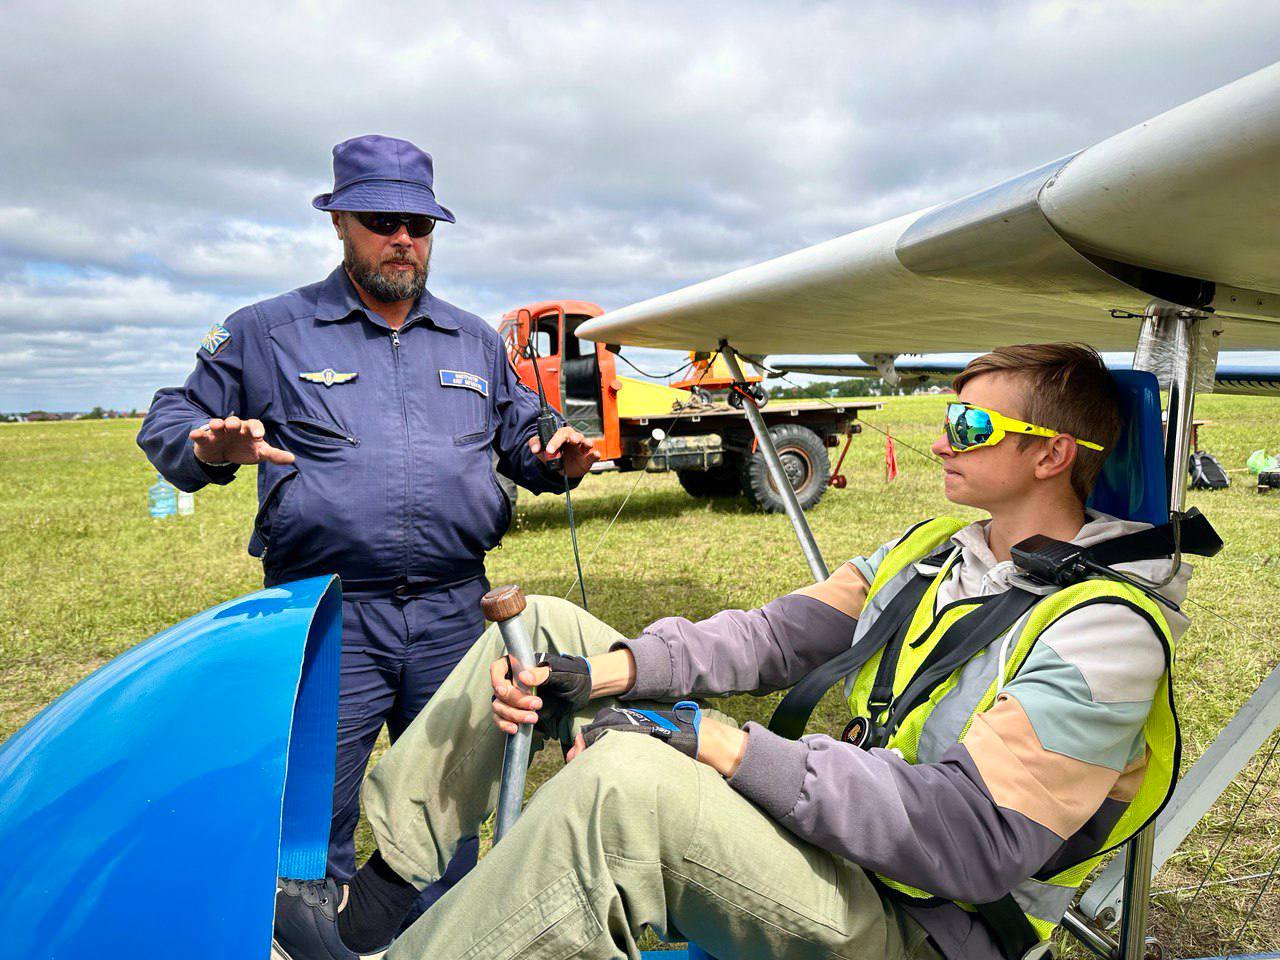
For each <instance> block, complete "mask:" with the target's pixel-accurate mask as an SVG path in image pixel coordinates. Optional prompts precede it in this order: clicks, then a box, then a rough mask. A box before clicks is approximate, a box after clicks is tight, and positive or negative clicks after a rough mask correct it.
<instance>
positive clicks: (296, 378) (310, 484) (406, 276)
mask: <svg viewBox="0 0 1280 960" xmlns="http://www.w3.org/2000/svg"><path fill="white" fill-rule="evenodd" d="M333 172H334V189H333V192H332V193H326V194H321V195H320V196H318V197H316V198H315V200H313V201H312V205H313V206H314V207H316V209H318V210H324V211H328V212H329V214H330V216H331V218H332V220H333V226H334V230H335V231H336V232H337V235H338V237H339V239H341V240H342V248H343V261H342V265H341V266H339V267H338V268H337V269H335V270H334V271H333V272H332V273H331V274H329V276H328V277H327V278H325V279H324V280H322V281H320V282H319V283H314V284H311V285H310V286H306V287H301V288H299V289H297V290H293V291H291V292H289V293H286V294H283V295H281V296H278V297H273V298H272V299H270V300H264V301H262V302H260V303H255V304H252V305H250V306H247V307H244V308H243V309H241V310H238V311H236V312H235V313H233V314H232V315H231V316H230V317H229V318H228V319H227V320H226V322H224V323H220V324H215V325H214V327H213V328H212V329H211V330H210V331H209V333H208V334H207V335H206V336H205V338H204V340H203V341H201V344H200V348H199V350H197V352H196V368H195V370H194V371H193V372H192V374H191V376H189V377H188V378H187V382H186V383H185V384H184V385H183V386H181V387H167V388H164V389H162V390H160V391H159V392H157V393H156V396H155V399H154V400H153V401H152V404H151V410H150V412H149V413H148V414H147V418H146V420H145V421H144V422H143V424H142V429H141V431H139V433H138V444H139V445H140V446H141V447H142V449H143V450H144V451H146V454H147V456H148V457H149V458H150V460H151V462H152V463H153V464H155V466H156V468H157V469H158V470H159V471H160V472H161V473H162V474H163V475H164V476H165V478H166V479H168V480H169V481H170V482H172V483H173V484H174V485H175V486H177V487H178V488H179V489H182V490H198V489H200V488H201V487H203V486H204V485H205V484H207V483H219V484H225V483H230V482H231V481H232V480H233V479H234V478H235V475H236V471H237V470H238V469H239V468H240V466H241V465H245V464H257V465H258V512H257V516H256V517H255V519H254V523H253V530H252V534H251V536H250V539H249V552H250V553H251V554H253V555H254V556H256V557H259V558H261V560H262V565H263V571H264V582H265V584H266V585H267V586H272V585H275V584H278V583H283V582H286V581H289V580H297V579H300V578H302V577H310V576H318V575H328V574H338V575H339V576H340V577H341V578H342V594H343V605H342V606H343V617H342V680H341V694H340V698H341V699H340V703H339V707H338V753H337V770H336V777H335V787H334V801H333V828H332V835H331V838H330V848H329V872H330V873H331V874H332V875H333V876H335V877H336V878H338V879H339V880H345V879H347V878H349V877H350V876H351V875H352V873H353V872H354V870H355V848H354V842H353V833H354V830H355V826H356V821H357V820H358V818H359V791H360V784H361V781H362V780H363V777H364V770H365V766H366V764H367V763H368V760H369V755H370V753H371V752H372V750H373V745H374V742H375V740H376V739H377V737H378V733H379V731H380V730H381V728H382V725H383V724H384V723H385V724H386V725H387V729H388V732H389V733H390V736H391V739H392V741H394V740H396V739H397V738H398V737H399V735H400V734H401V733H402V732H403V731H404V729H405V728H406V727H407V726H408V725H409V722H410V721H411V720H413V718H414V717H415V716H417V714H418V712H419V711H420V710H421V709H422V708H423V706H424V705H425V704H426V702H427V701H428V699H430V697H431V695H432V694H433V693H434V692H435V691H436V689H437V688H438V687H439V686H440V684H441V682H442V681H443V680H444V678H445V676H447V675H448V673H449V671H450V670H451V669H452V668H453V666H454V665H455V664H456V663H457V662H458V661H459V660H460V659H461V658H462V656H463V654H465V653H466V652H467V650H468V648H469V647H470V646H471V644H472V643H473V641H475V639H476V638H477V637H479V636H480V634H481V632H482V631H483V630H484V620H483V616H482V615H481V613H480V607H479V600H480V597H481V596H483V594H484V593H485V591H486V590H488V587H489V585H488V582H487V581H486V579H485V572H484V555H485V552H486V551H488V550H491V549H492V548H493V547H494V546H496V545H497V543H498V541H499V540H500V539H501V537H502V535H503V533H504V532H505V531H506V529H507V526H508V524H509V522H510V519H511V507H510V504H509V502H508V501H507V498H506V497H505V496H504V494H503V493H502V490H501V489H500V488H499V486H498V483H497V480H496V478H495V477H494V474H493V466H492V456H493V454H494V453H496V454H497V459H498V469H499V470H500V471H501V472H502V473H503V474H504V475H505V476H507V477H510V478H511V479H512V480H514V481H516V482H518V483H520V484H521V485H523V486H525V487H526V488H528V489H529V490H531V491H532V492H534V493H544V492H557V491H560V490H563V489H564V484H565V477H568V478H569V481H570V483H571V484H576V482H577V480H578V479H579V478H580V477H582V475H583V474H585V473H586V472H587V471H588V470H589V469H590V468H591V464H592V463H593V462H594V461H595V460H596V458H597V455H596V454H595V452H594V451H593V450H592V448H591V445H590V443H589V442H587V441H586V440H585V439H584V438H583V436H582V434H581V433H579V432H578V431H576V430H573V429H571V428H569V427H566V426H560V428H559V429H558V430H557V431H556V433H555V435H554V436H553V437H552V438H551V439H550V440H549V442H548V443H547V445H546V449H545V450H543V449H542V446H541V444H540V442H539V438H538V436H537V418H538V413H539V405H538V400H537V397H536V396H535V395H534V394H533V392H532V391H530V390H529V389H528V388H527V387H525V386H524V385H523V384H521V383H520V382H519V380H518V379H517V377H516V374H515V371H514V370H513V369H512V368H511V365H510V364H509V363H508V361H507V356H506V351H505V350H504V347H503V344H502V342H501V339H500V337H499V336H498V334H497V333H496V332H495V331H494V330H493V328H491V327H490V326H489V325H488V324H487V323H485V321H483V320H482V319H480V318H479V317H478V316H476V315H475V314H471V313H467V312H466V311H464V310H460V309H458V308H457V307H455V306H453V305H452V304H449V303H446V302H445V301H443V300H441V299H439V298H438V297H435V296H433V295H432V294H431V293H430V292H429V291H428V290H427V289H426V282H427V274H428V268H429V265H430V261H431V247H432V231H433V230H434V228H435V226H436V224H437V223H438V222H439V221H441V220H444V221H446V222H448V223H453V222H454V217H453V214H452V213H450V212H449V210H447V209H446V208H445V207H442V206H441V205H440V204H439V203H437V202H436V198H435V193H434V192H433V190H432V173H433V171H432V163H431V157H430V155H428V154H427V153H424V152H423V151H422V150H420V149H419V148H418V147H416V146H414V145H413V144H412V143H409V142H408V141H405V140H396V139H393V138H390V137H380V136H365V137H356V138H354V139H351V140H347V141H345V142H343V143H340V144H338V145H337V146H336V147H334V148H333ZM552 461H557V462H556V463H555V464H554V467H558V468H559V470H557V469H555V468H554V467H553V464H552ZM560 471H562V472H560ZM476 848H477V844H476V841H475V840H474V838H473V839H471V840H470V841H469V842H467V843H465V844H463V845H462V846H461V847H460V848H459V850H458V854H457V856H456V857H455V858H454V861H453V864H452V866H451V867H450V870H449V871H448V873H447V875H446V876H444V877H442V878H441V880H440V881H439V882H438V883H436V884H434V885H433V886H432V887H431V888H430V889H428V890H426V891H424V894H423V896H422V898H421V900H420V901H419V903H418V907H419V909H425V908H426V907H427V906H429V905H430V904H431V903H432V902H434V901H435V900H436V899H438V898H439V897H440V895H441V894H443V892H444V891H445V890H446V889H448V888H449V887H450V886H452V884H453V883H454V882H456V880H457V878H458V877H459V876H461V875H462V874H463V873H465V872H466V870H468V869H470V867H471V865H473V864H474V863H475V859H476Z"/></svg>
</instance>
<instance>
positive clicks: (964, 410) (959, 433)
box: [945, 401, 1102, 453]
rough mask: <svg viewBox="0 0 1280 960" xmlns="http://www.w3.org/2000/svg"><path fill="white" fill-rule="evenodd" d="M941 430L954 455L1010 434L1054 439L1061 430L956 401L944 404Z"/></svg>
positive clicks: (1084, 442)
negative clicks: (943, 423) (945, 405)
mask: <svg viewBox="0 0 1280 960" xmlns="http://www.w3.org/2000/svg"><path fill="white" fill-rule="evenodd" d="M945 428H946V432H947V443H949V444H951V449H952V450H953V451H955V452H956V453H965V452H967V451H969V450H976V449H978V448H979V447H994V446H995V445H996V444H997V443H999V442H1000V441H1001V440H1003V439H1004V438H1005V436H1007V435H1008V434H1011V433H1012V434H1017V435H1018V436H1028V437H1057V436H1061V435H1062V431H1061V430H1051V429H1049V428H1048V427H1041V426H1037V425H1036V424H1034V423H1027V422H1026V421H1025V420H1015V419H1013V417H1006V416H1005V415H1004V414H1003V413H998V412H997V411H995V410H988V409H987V408H986V407H979V406H976V405H974V404H972V403H960V402H958V401H952V402H951V403H948V404H947V417H946V421H945ZM1072 439H1073V440H1075V442H1076V443H1078V444H1080V446H1082V447H1087V448H1088V449H1090V450H1098V451H1101V450H1102V447H1101V446H1100V445H1099V444H1096V443H1090V442H1089V441H1088V440H1081V439H1080V438H1079V437H1073V438H1072Z"/></svg>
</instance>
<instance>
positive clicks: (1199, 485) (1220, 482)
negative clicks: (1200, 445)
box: [1188, 450, 1231, 490]
mask: <svg viewBox="0 0 1280 960" xmlns="http://www.w3.org/2000/svg"><path fill="white" fill-rule="evenodd" d="M1188 472H1190V474H1191V489H1192V490H1225V489H1226V488H1227V487H1229V486H1231V478H1230V477H1228V476H1227V471H1225V470H1223V469H1222V464H1220V463H1219V462H1218V459H1217V457H1215V456H1214V455H1213V454H1211V453H1205V452H1204V451H1203V450H1197V451H1196V452H1195V453H1193V454H1191V463H1190V464H1189V465H1188Z"/></svg>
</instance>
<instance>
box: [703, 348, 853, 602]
mask: <svg viewBox="0 0 1280 960" xmlns="http://www.w3.org/2000/svg"><path fill="white" fill-rule="evenodd" d="M720 353H721V355H722V356H723V357H724V362H725V363H726V364H728V366H729V372H730V373H732V374H733V379H734V380H736V381H738V382H739V383H742V382H743V380H744V378H743V376H742V367H741V366H739V365H738V352H737V351H736V350H734V349H733V347H731V346H729V342H728V341H727V340H721V341H720ZM742 409H743V411H744V412H745V413H746V415H747V422H748V423H750V424H751V432H752V433H754V434H755V435H756V443H757V444H758V445H759V447H760V452H761V453H762V454H763V455H764V462H765V466H766V467H768V469H769V478H770V479H771V480H772V481H773V485H774V486H775V487H776V488H777V490H778V496H780V497H781V498H782V506H783V508H784V509H785V510H786V511H787V518H788V519H789V520H790V521H791V526H792V527H793V528H795V531H796V539H797V540H799V541H800V549H801V551H802V552H803V553H804V559H805V561H806V562H807V563H808V564H809V572H810V573H812V574H813V579H814V580H816V581H818V582H819V583H821V582H822V581H823V580H825V579H827V577H828V576H830V573H829V572H828V570H827V564H826V562H825V561H824V560H823V559H822V551H820V550H819V549H818V542H817V541H816V540H814V539H813V531H812V530H810V529H809V521H808V520H806V519H805V517H804V511H803V510H802V509H801V508H800V501H799V500H797V499H796V492H795V490H793V489H792V487H791V478H790V477H788V476H787V472H786V470H784V469H783V467H782V460H781V459H780V458H779V457H778V448H777V447H775V446H774V445H773V436H772V435H771V434H770V433H769V428H768V426H767V425H766V424H765V422H764V416H763V415H762V414H761V413H760V410H759V408H758V407H757V406H756V404H755V401H754V400H753V399H752V398H750V397H744V398H743V403H742Z"/></svg>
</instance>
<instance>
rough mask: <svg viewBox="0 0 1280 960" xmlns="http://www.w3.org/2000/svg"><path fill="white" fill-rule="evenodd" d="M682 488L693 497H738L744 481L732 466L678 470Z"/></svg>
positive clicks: (723, 465)
mask: <svg viewBox="0 0 1280 960" xmlns="http://www.w3.org/2000/svg"><path fill="white" fill-rule="evenodd" d="M676 476H677V477H678V478H679V479H680V486H682V487H684V489H685V492H686V493H687V494H689V496H691V497H736V496H737V495H738V494H740V493H741V492H742V480H741V478H739V476H738V471H737V470H736V469H734V467H733V466H732V465H730V464H727V463H726V464H721V465H720V466H718V467H710V468H709V469H706V470H677V471H676Z"/></svg>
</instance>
